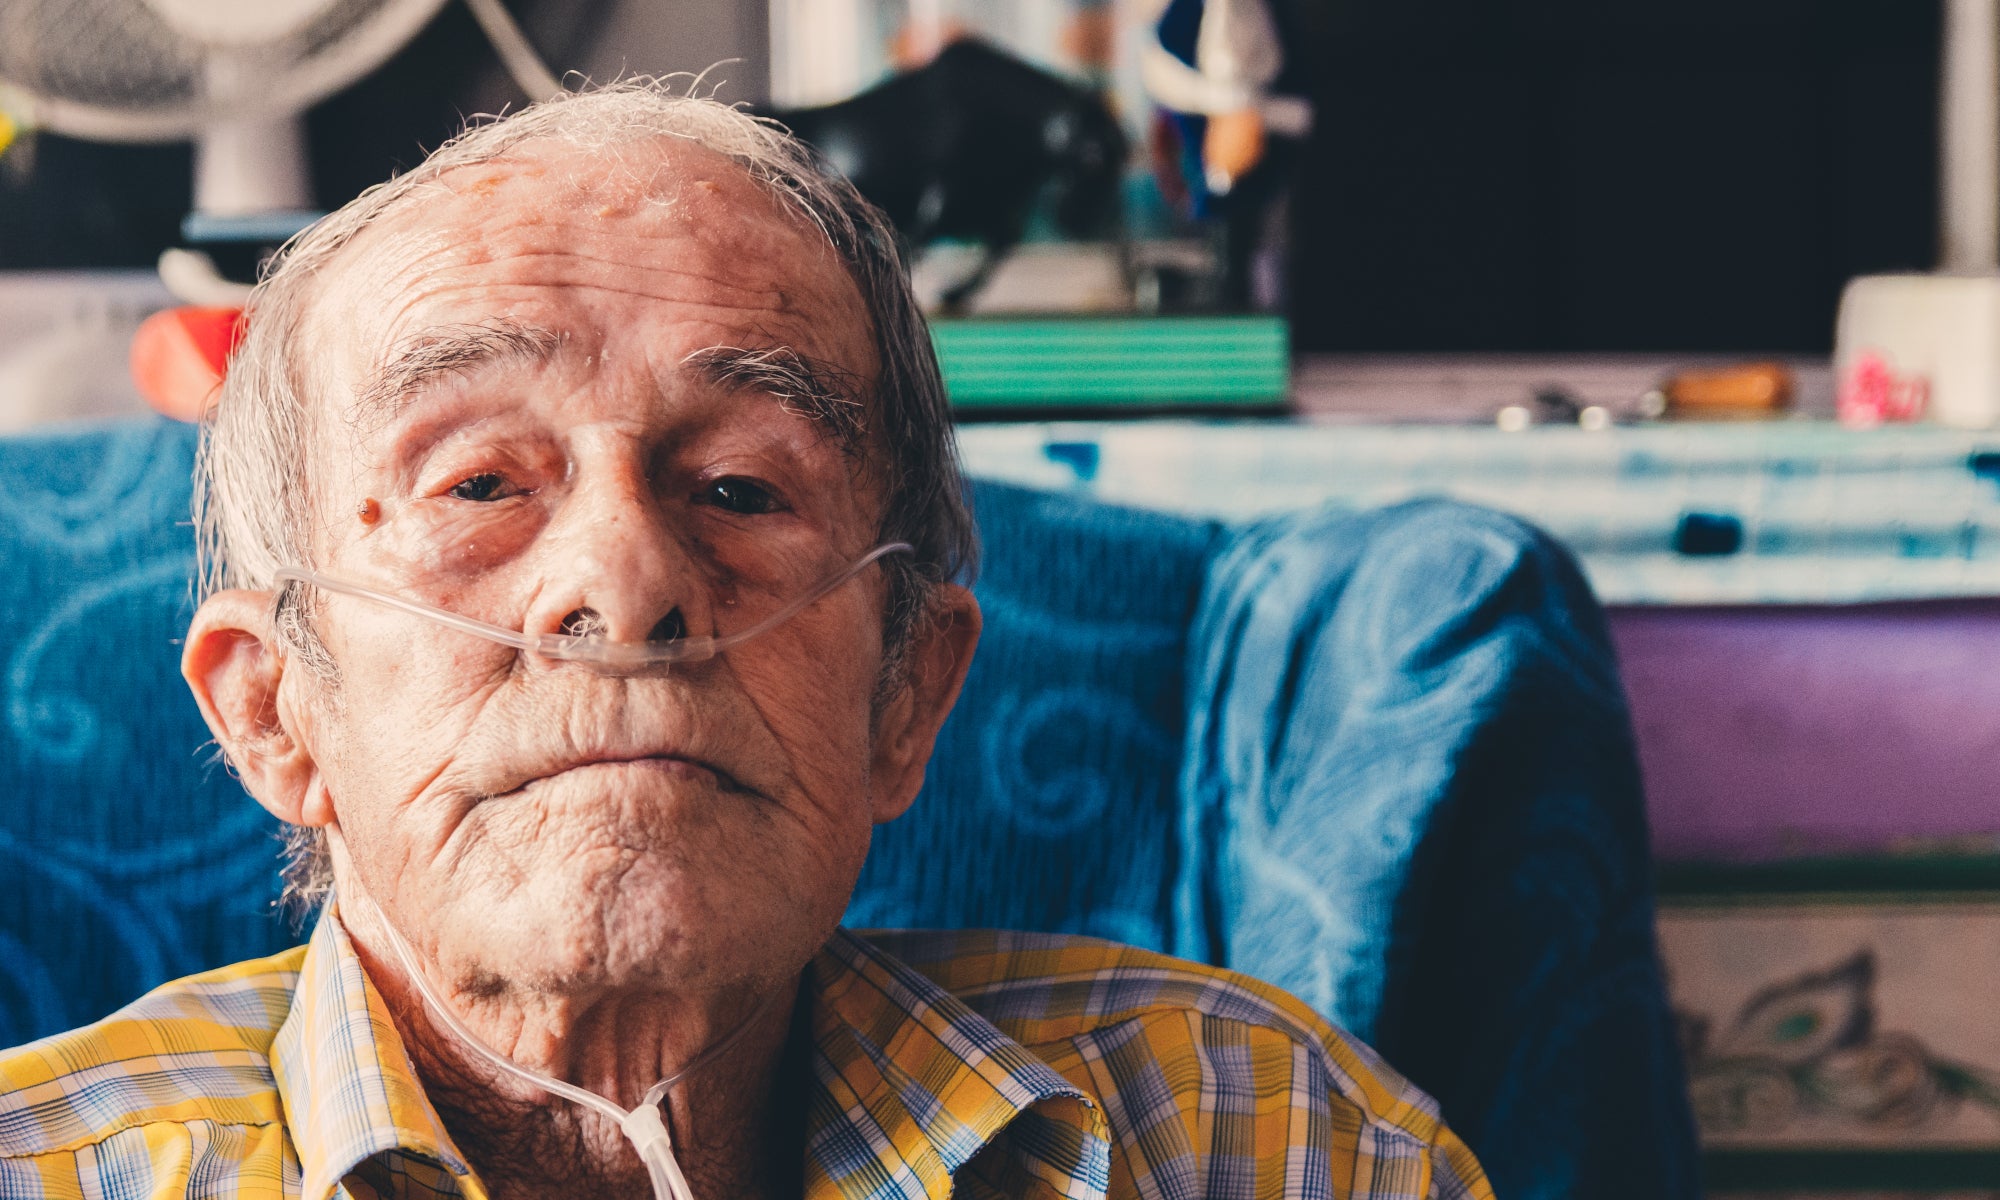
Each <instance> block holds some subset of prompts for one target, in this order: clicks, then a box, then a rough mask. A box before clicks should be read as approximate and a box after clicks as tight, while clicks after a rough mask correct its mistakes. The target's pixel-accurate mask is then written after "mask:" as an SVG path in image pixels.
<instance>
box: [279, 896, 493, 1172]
mask: <svg viewBox="0 0 2000 1200" xmlns="http://www.w3.org/2000/svg"><path fill="white" fill-rule="evenodd" d="M271 1070H272V1074H273V1075H274V1076H275V1077H276V1079H277V1084H278V1098H279V1101H280V1103H282V1104H283V1105H284V1109H285V1126H286V1128H287V1130H288V1131H289V1132H290V1134H291V1137H292V1144H293V1146H294V1147H296V1148H297V1150H298V1155H299V1173H300V1175H301V1176H302V1179H303V1188H304V1190H303V1192H302V1200H326V1198H327V1197H328V1196H330V1195H332V1194H333V1191H334V1189H335V1188H336V1187H337V1186H339V1184H340V1182H341V1180H343V1179H345V1178H347V1176H348V1175H349V1174H350V1173H351V1172H352V1171H353V1170H354V1169H355V1168H356V1167H357V1166H359V1165H361V1164H362V1163H363V1162H365V1161H366V1160H368V1159H370V1158H372V1157H374V1156H376V1155H395V1156H397V1157H403V1156H409V1155H414V1156H417V1157H418V1158H420V1159H428V1160H430V1161H431V1162H434V1163H437V1164H439V1165H441V1166H443V1167H444V1168H445V1169H446V1170H448V1171H449V1172H450V1173H451V1174H452V1175H454V1176H458V1177H460V1178H461V1179H470V1177H471V1174H472V1172H471V1168H469V1167H468V1166H467V1165H466V1163H465V1157H464V1156H463V1155H462V1154H460V1153H459V1152H458V1147H456V1146H454V1145H453V1144H452V1141H451V1135H450V1134H448V1133H446V1132H445V1128H444V1122H443V1121H442V1120H440V1119H439V1117H438V1114H437V1110H436V1109H435V1108H433V1107H431V1102H430V1099H429V1098H428V1097H427V1096H425V1095H424V1089H423V1085H422V1084H420V1083H419V1082H418V1081H417V1071H416V1067H415V1066H414V1065H413V1064H412V1063H411V1062H410V1056H409V1052H408V1051H407V1050H405V1049H404V1048H403V1038H402V1035H401V1034H399V1033H397V1032H396V1023H395V1021H394V1020H393V1019H392V1018H391V1017H390V1015H389V1008H388V1005H387V1004H385V1003H384V1002H383V1000H382V994H381V993H380V992H378V991H376V990H375V985H374V984H373V983H371V982H369V979H368V974H367V972H366V971H364V970H363V969H362V966H361V957H360V955H358V954H356V953H355V951H354V943H353V942H351V941H349V940H348V937H347V930H346V929H344V928H342V926H341V924H340V918H339V914H338V913H337V912H336V911H335V909H334V906H333V905H331V904H329V905H327V907H326V910H325V911H324V912H322V913H321V914H320V918H319V923H318V924H317V925H316V926H315V927H314V928H313V934H312V940H311V942H310V943H309V944H308V945H307V947H306V957H305V961H304V963H303V964H302V965H301V966H300V968H299V982H298V988H297V991H296V992H295V994H294V997H293V1000H292V1011H291V1015H290V1016H288V1017H287V1018H286V1019H285V1023H284V1024H283V1025H282V1026H280V1027H279V1029H278V1035H277V1037H276V1039H275V1040H273V1042H272V1044H271ZM468 1190H470V1191H472V1192H474V1193H475V1194H479V1193H480V1191H481V1189H478V1188H477V1186H476V1184H475V1185H474V1187H473V1188H471V1189H468Z"/></svg>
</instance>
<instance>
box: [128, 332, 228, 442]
mask: <svg viewBox="0 0 2000 1200" xmlns="http://www.w3.org/2000/svg"><path fill="white" fill-rule="evenodd" d="M243 330H244V321H243V310H242V309H240V308H170V309H167V310H165V311H164V312H157V313H154V314H153V315H152V316H150V317H147V318H146V320H145V321H144V322H143V323H142V324H141V325H140V326H139V331H138V332H137V333H135V334H133V335H132V382H133V383H135V384H137V385H138V387H139V394H140V395H141V396H144V397H145V398H146V403H148V404H150V405H152V406H153V407H154V408H156V409H158V410H159V411H160V412H162V413H164V414H165V415H167V416H169V417H172V418H174V419H175V420H177V421H190V422H192V421H199V420H201V418H202V416H203V414H205V413H206V412H208V409H209V406H210V405H212V404H214V403H215V398H216V395H217V394H218V392H219V391H220V389H221V387H222V377H223V376H224V375H225V374H227V373H228V370H229V356H230V355H231V354H232V353H234V352H235V350H236V347H237V345H238V344H239V343H240V342H242V340H243Z"/></svg>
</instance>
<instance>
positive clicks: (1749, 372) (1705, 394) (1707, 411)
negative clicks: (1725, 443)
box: [1660, 362, 1792, 417]
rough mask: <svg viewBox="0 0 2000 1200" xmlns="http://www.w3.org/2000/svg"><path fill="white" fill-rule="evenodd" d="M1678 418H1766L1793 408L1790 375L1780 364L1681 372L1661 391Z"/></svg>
mask: <svg viewBox="0 0 2000 1200" xmlns="http://www.w3.org/2000/svg"><path fill="white" fill-rule="evenodd" d="M1660 391H1661V392H1662V393H1664V394H1665V396H1666V398H1667V412H1668V414H1669V415H1671V416H1678V417H1730V416H1765V415H1768V414H1770V413H1777V412H1783V411H1784V410H1785V409H1787V408H1790V407H1791V405H1792V372H1791V370H1790V368H1788V367H1786V366H1785V364H1783V363H1776V362H1753V363H1744V364H1743V365H1741V366H1735V367H1721V368H1715V369H1706V370H1695V371H1682V372H1681V373H1680V374H1678V375H1675V376H1674V377H1673V378H1672V379H1669V380H1667V382H1666V383H1665V385H1663V386H1662V387H1661V389H1660Z"/></svg>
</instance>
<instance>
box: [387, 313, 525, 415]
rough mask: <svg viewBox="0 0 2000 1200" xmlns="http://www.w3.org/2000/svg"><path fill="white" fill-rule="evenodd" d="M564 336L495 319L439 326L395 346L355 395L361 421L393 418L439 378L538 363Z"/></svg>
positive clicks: (462, 376)
mask: <svg viewBox="0 0 2000 1200" xmlns="http://www.w3.org/2000/svg"><path fill="white" fill-rule="evenodd" d="M562 343H563V335H562V334H560V333H557V332H555V331H554V330H551V329H543V328H541V327H540V326H537V325H524V324H522V323H521V322H519V321H509V320H504V319H496V320H492V321H483V322H481V323H479V324H477V325H439V326H434V327H432V328H430V329H426V330H423V331H422V332H420V333H417V334H415V335H413V336H411V337H409V338H407V339H405V340H404V341H403V342H401V343H400V344H398V345H397V347H396V349H395V351H394V352H393V353H391V354H390V355H389V358H388V360H387V361H385V362H384V363H383V364H382V365H381V366H380V367H377V368H376V369H375V372H374V374H373V375H372V376H371V377H370V378H369V380H368V382H367V383H366V384H364V385H363V386H362V388H361V390H360V392H359V393H358V394H357V395H356V397H355V402H354V411H355V416H356V418H357V419H358V420H359V421H360V422H362V423H363V424H375V423H380V422H386V421H390V420H394V419H395V417H396V415H397V414H398V413H400V412H401V411H402V410H403V407H404V406H405V405H406V404H408V403H409V401H410V399H411V397H413V396H415V395H416V394H417V393H418V392H421V391H422V390H423V389H424V388H426V387H429V386H431V385H433V384H435V383H436V382H437V381H438V380H439V379H441V378H444V377H447V376H449V377H452V378H459V379H463V378H465V377H466V376H468V375H471V374H472V373H473V372H475V371H483V370H489V369H491V368H493V367H495V366H498V365H501V364H504V363H511V362H541V361H544V360H546V359H548V358H549V357H550V356H552V355H554V354H555V352H556V350H557V349H559V348H560V347H561V346H562Z"/></svg>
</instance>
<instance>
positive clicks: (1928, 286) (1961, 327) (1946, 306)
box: [1833, 273, 2000, 429]
mask: <svg viewBox="0 0 2000 1200" xmlns="http://www.w3.org/2000/svg"><path fill="white" fill-rule="evenodd" d="M1833 369H1834V387H1835V390H1836V392H1837V393H1838V394H1840V395H1841V396H1842V397H1846V396H1847V395H1848V394H1849V392H1850V390H1851V389H1853V388H1855V387H1856V386H1858V385H1859V383H1860V381H1862V380H1863V379H1864V378H1865V377H1866V376H1867V375H1868V373H1870V372H1871V371H1872V372H1875V373H1876V374H1877V375H1878V376H1879V375H1880V373H1881V372H1882V371H1883V370H1884V369H1886V372H1887V378H1888V379H1890V380H1891V381H1893V384H1892V385H1893V386H1894V387H1897V388H1902V389H1907V391H1906V393H1905V394H1907V395H1910V396H1913V397H1915V398H1917V399H1919V400H1921V401H1922V404H1921V407H1922V410H1923V412H1924V414H1925V415H1927V416H1928V417H1929V419H1931V420H1933V421H1936V422H1938V423H1939V424H1943V425H1950V426H1952V427H1954V428H1958V429H1987V428H1991V427H1993V426H1995V425H2000V274H1992V273H1977V274H1970V273H1969V274H1962V275H1948V274H1947V275H1863V276H1860V277H1859V278H1856V279H1854V280H1851V281H1849V283H1848V285H1847V288H1846V290H1845V291H1844V292H1842V294H1841V297H1840V317H1839V320H1838V322H1837V324H1836V325H1835V327H1834V344H1833Z"/></svg>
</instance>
